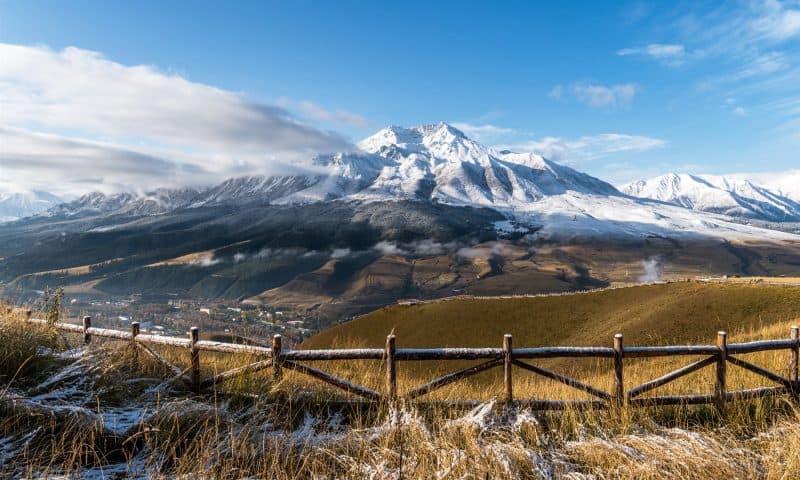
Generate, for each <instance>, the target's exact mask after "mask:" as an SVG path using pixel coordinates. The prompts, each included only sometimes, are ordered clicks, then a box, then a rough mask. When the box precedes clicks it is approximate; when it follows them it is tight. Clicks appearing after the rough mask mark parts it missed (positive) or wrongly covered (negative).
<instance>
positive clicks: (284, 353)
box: [28, 314, 800, 412]
mask: <svg viewBox="0 0 800 480" xmlns="http://www.w3.org/2000/svg"><path fill="white" fill-rule="evenodd" d="M28 322H31V323H35V324H42V325H46V324H47V321H45V320H39V319H33V318H30V314H28ZM53 326H54V327H55V328H57V329H59V330H64V331H67V332H73V333H77V334H80V335H82V336H83V342H84V343H85V344H89V343H90V342H91V340H92V337H93V336H98V337H105V338H111V339H117V340H126V341H128V342H130V343H131V345H133V346H134V347H135V348H134V351H136V352H138V351H142V352H145V353H146V354H148V355H149V356H151V357H152V358H153V359H154V360H155V361H157V362H158V363H160V364H162V365H163V366H165V367H166V368H168V369H169V370H170V371H172V372H173V373H174V375H175V376H174V377H173V378H174V379H176V380H180V381H184V382H185V383H186V384H187V385H189V386H191V387H192V389H193V390H194V391H196V392H199V391H201V390H204V389H207V388H209V387H212V386H214V385H216V384H219V383H221V382H224V381H226V380H228V379H231V378H234V377H237V376H240V375H243V374H246V373H250V372H256V371H259V370H264V369H267V368H271V369H272V371H273V374H274V376H275V378H276V379H278V378H280V377H281V374H282V373H281V372H282V370H283V369H288V370H293V371H296V372H299V373H302V374H305V375H308V376H310V377H313V378H315V379H318V380H321V381H323V382H325V383H328V384H330V385H333V386H334V387H337V388H339V389H341V390H343V391H345V392H348V393H350V394H354V395H357V396H360V397H363V398H365V399H367V400H369V401H381V400H382V401H395V400H398V399H406V400H413V399H417V398H419V397H422V396H423V395H426V394H428V393H430V392H432V391H434V390H436V389H438V388H441V387H444V386H445V385H449V384H451V383H453V382H456V381H458V380H462V379H464V378H467V377H471V376H473V375H476V374H478V373H480V372H483V371H486V370H489V369H492V368H495V367H498V368H499V367H503V379H504V382H503V383H504V396H503V399H504V401H505V402H507V403H512V402H513V403H517V404H524V405H526V406H528V407H530V408H534V409H541V410H548V409H549V410H556V409H564V408H567V407H575V408H587V407H588V408H622V407H627V406H630V407H645V406H658V405H696V404H713V405H715V407H716V408H717V409H718V410H719V411H720V412H724V411H725V406H726V403H727V402H729V401H732V400H737V399H748V398H757V397H763V396H768V395H776V394H789V395H791V397H792V398H793V399H794V400H795V401H796V400H797V399H798V395H797V394H798V391H800V389H799V388H798V387H800V384H798V358H799V357H800V328H798V327H791V336H790V337H789V338H788V339H778V340H762V341H755V342H748V343H730V344H729V343H728V341H727V334H726V333H725V332H718V333H717V341H716V345H680V346H633V347H629V346H623V341H622V340H623V337H622V335H621V334H617V335H615V336H614V339H613V346H612V347H535V348H528V347H523V348H518V347H513V346H512V337H511V335H505V336H504V337H503V344H502V345H503V346H502V348H396V346H395V341H396V340H395V336H394V335H389V336H388V337H387V339H386V346H385V348H382V349H381V348H360V349H336V350H288V349H284V348H283V347H282V344H281V336H280V335H275V336H274V337H273V338H272V347H271V348H267V347H263V346H255V345H241V344H233V343H223V342H213V341H205V340H200V339H199V333H200V332H199V329H198V328H197V327H192V328H191V330H190V331H189V335H188V337H187V338H177V337H169V336H161V335H147V334H141V333H140V329H139V324H138V323H136V322H134V323H132V324H131V330H130V331H129V332H125V331H120V330H111V329H105V328H94V327H92V326H91V318H90V317H83V324H82V325H75V324H70V323H55V324H54V325H53ZM148 345H167V346H171V347H178V348H186V349H187V350H189V352H190V358H191V362H190V366H189V367H188V368H186V369H181V368H179V367H177V366H175V365H173V364H171V363H170V362H169V361H167V360H166V359H165V358H164V357H163V356H162V355H160V354H159V353H158V352H156V351H155V350H153V349H151V348H150V347H149V346H148ZM774 350H787V351H788V353H789V355H788V365H789V368H788V373H787V375H786V376H784V375H781V374H778V373H775V372H773V371H771V370H768V369H766V368H764V367H761V366H758V365H755V364H753V363H750V362H748V361H745V360H742V359H741V358H740V357H739V356H738V355H741V354H747V353H753V352H764V351H774ZM202 351H211V352H222V353H232V354H246V355H251V356H255V357H260V358H262V359H261V360H259V361H257V362H254V363H251V364H249V365H245V366H242V367H238V368H234V369H232V370H228V371H226V372H222V373H219V374H216V375H214V376H211V377H208V378H202V375H201V369H200V352H202ZM676 356H702V357H704V358H701V359H700V360H696V361H694V362H692V363H689V364H688V365H686V366H684V367H681V368H679V369H677V370H674V371H671V372H669V373H667V374H665V375H662V376H660V377H658V378H655V379H652V380H650V381H648V382H645V383H643V384H641V385H636V386H634V387H632V388H627V389H626V387H625V383H624V378H625V369H624V359H631V358H648V357H676ZM135 358H136V357H135ZM545 358H600V359H608V360H610V361H612V362H613V366H614V384H613V389H612V391H610V392H607V391H604V390H602V389H600V388H597V387H594V386H592V385H588V384H586V383H583V382H581V381H580V380H577V379H575V378H572V377H569V376H566V375H563V374H560V373H557V372H554V371H552V370H548V369H545V368H542V367H540V366H536V365H533V364H531V363H530V360H537V359H545ZM330 360H335V361H347V360H381V361H383V362H384V364H385V369H386V387H385V391H384V392H383V393H380V392H377V391H375V390H372V389H370V388H367V387H365V386H362V385H357V384H355V383H352V382H349V381H347V380H345V379H343V378H339V377H337V376H335V375H333V374H331V373H328V372H325V371H323V370H320V369H318V368H315V367H311V366H309V365H306V364H305V363H307V362H314V361H330ZM448 360H483V362H482V363H479V364H477V365H474V366H471V367H468V368H464V369H461V370H458V371H455V372H452V373H449V374H447V375H443V376H441V377H439V378H436V379H434V380H431V381H429V382H427V383H425V384H422V385H419V386H417V387H415V388H412V389H410V390H409V391H407V392H404V393H400V392H398V389H397V364H398V362H406V361H437V362H442V361H448ZM134 361H136V360H134ZM728 364H732V365H735V366H737V367H740V368H743V369H745V370H749V371H750V372H753V373H755V374H757V375H760V376H762V377H764V378H766V379H768V380H770V381H771V382H774V383H775V384H777V385H776V386H774V387H761V388H755V389H750V390H734V391H728V390H727V388H726V383H727V377H728V373H727V371H728V370H727V366H728ZM512 366H516V367H519V368H521V369H523V370H526V371H529V372H533V373H535V374H537V375H540V376H542V377H545V378H548V379H551V380H555V381H557V382H560V383H563V384H565V385H567V386H569V387H572V388H574V389H576V390H579V391H582V392H585V393H588V394H589V395H591V396H592V397H594V399H593V400H572V401H565V400H548V399H519V398H516V397H515V396H514V382H513V375H512ZM710 366H713V367H714V368H715V369H716V377H715V378H716V380H715V383H714V390H713V392H712V393H708V394H699V395H698V394H694V395H666V396H649V397H642V394H644V393H646V392H650V391H651V390H654V389H656V388H658V387H661V386H663V385H666V384H667V383H670V382H672V381H674V380H677V379H678V378H681V377H684V376H686V375H689V374H690V373H693V372H696V371H698V370H700V369H702V368H705V367H710Z"/></svg>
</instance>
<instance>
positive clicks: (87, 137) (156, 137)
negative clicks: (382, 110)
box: [0, 44, 353, 186]
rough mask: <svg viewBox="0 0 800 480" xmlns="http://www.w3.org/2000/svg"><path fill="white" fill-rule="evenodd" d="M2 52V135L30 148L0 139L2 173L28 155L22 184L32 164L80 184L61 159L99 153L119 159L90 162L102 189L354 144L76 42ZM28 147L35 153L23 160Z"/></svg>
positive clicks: (3, 47) (257, 169) (247, 168)
mask: <svg viewBox="0 0 800 480" xmlns="http://www.w3.org/2000/svg"><path fill="white" fill-rule="evenodd" d="M0 58H2V59H3V61H2V62H0V98H2V99H3V100H2V101H3V105H2V116H3V122H4V124H5V125H6V126H7V127H16V129H8V128H7V129H5V130H4V131H3V133H2V134H3V135H4V138H6V139H7V141H8V139H10V138H12V137H13V138H14V142H15V143H14V145H23V144H25V145H27V146H26V147H25V148H26V149H27V150H26V149H18V150H14V149H11V148H9V147H8V144H4V148H3V156H4V157H3V158H4V159H6V161H4V162H3V163H4V167H5V168H4V170H7V169H8V168H9V167H8V165H16V166H18V164H21V163H22V162H23V161H24V162H27V163H28V164H29V167H28V168H27V169H26V171H27V172H28V177H26V178H21V179H20V181H26V179H27V180H29V179H31V178H35V177H36V175H37V173H35V171H34V169H35V166H36V165H38V166H39V167H40V169H39V172H40V173H46V171H47V170H48V169H50V170H54V169H57V170H58V171H60V172H61V175H62V177H64V178H63V180H64V181H65V182H67V183H68V182H70V181H77V180H79V178H78V177H81V178H83V177H84V176H85V173H86V172H83V171H80V172H76V171H74V170H71V169H69V168H65V167H64V166H63V164H62V163H59V159H62V158H71V159H78V158H81V155H83V156H84V157H88V158H103V157H102V155H100V154H99V153H98V152H100V151H108V152H111V153H110V158H118V159H120V160H119V162H116V163H115V162H108V161H107V162H105V163H103V165H105V166H106V167H108V170H102V169H101V168H99V167H98V168H97V174H96V175H94V177H96V178H101V179H102V180H103V182H106V186H108V185H109V184H111V183H115V182H126V181H139V180H140V179H141V178H142V176H147V175H150V176H149V179H150V182H149V184H151V185H153V186H157V185H159V184H164V183H165V182H166V181H167V179H168V178H170V177H171V175H172V173H173V172H182V173H190V174H199V173H201V172H208V173H210V174H215V175H217V176H221V175H231V174H249V173H271V172H281V171H285V169H287V168H292V167H291V165H297V164H298V163H300V164H302V163H304V162H305V163H307V162H309V161H310V159H311V158H312V157H313V156H314V155H316V154H318V153H324V152H331V151H339V150H349V149H351V148H353V147H352V146H351V144H350V142H349V141H348V140H347V139H345V138H344V137H342V136H341V135H338V134H336V133H332V132H327V131H322V130H319V129H317V128H314V127H312V126H310V125H308V124H305V123H302V122H301V121H299V120H298V119H297V118H296V117H294V116H293V115H292V114H291V113H289V112H288V111H287V110H286V109H284V108H280V107H277V106H270V105H264V104H259V103H256V102H253V101H250V100H248V99H247V98H246V97H245V96H243V95H241V94H237V93H233V92H229V91H225V90H221V89H219V88H215V87H212V86H209V85H204V84H201V83H196V82H192V81H190V80H187V79H185V78H183V77H180V76H177V75H172V74H167V73H163V72H160V71H158V70H157V69H156V68H155V67H152V66H149V65H134V66H128V65H122V64H120V63H116V62H114V61H111V60H108V59H106V58H104V57H103V56H102V55H101V54H100V53H98V52H92V51H88V50H82V49H79V48H66V49H64V50H61V51H54V50H51V49H48V48H46V47H39V46H35V47H33V46H20V45H9V44H0ZM26 151H27V152H32V153H30V154H29V155H28V157H26V158H25V159H24V160H23V157H22V155H25V152H26ZM34 157H35V161H34ZM133 157H136V158H139V159H140V160H141V161H132V160H130V159H131V158H133ZM62 162H63V160H62ZM112 163H113V165H117V166H116V167H113V165H112ZM151 174H152V175H151ZM143 183H144V182H143Z"/></svg>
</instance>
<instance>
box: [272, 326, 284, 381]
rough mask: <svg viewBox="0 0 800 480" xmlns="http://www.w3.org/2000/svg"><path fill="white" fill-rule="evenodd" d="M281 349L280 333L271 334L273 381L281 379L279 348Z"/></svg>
mask: <svg viewBox="0 0 800 480" xmlns="http://www.w3.org/2000/svg"><path fill="white" fill-rule="evenodd" d="M282 349H283V346H282V339H281V336H280V335H273V336H272V375H273V378H274V379H275V381H276V382H277V381H278V380H280V379H281V376H282V375H283V373H282V372H281V364H282V363H283V362H282V361H281V350H282Z"/></svg>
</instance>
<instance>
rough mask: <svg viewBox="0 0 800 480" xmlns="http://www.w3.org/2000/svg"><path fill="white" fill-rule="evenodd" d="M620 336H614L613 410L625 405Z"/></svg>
mask: <svg viewBox="0 0 800 480" xmlns="http://www.w3.org/2000/svg"><path fill="white" fill-rule="evenodd" d="M622 358H623V355H622V334H621V333H618V334H616V335H614V396H613V401H614V408H622V407H623V406H624V405H625V383H624V377H623V370H622V368H623V367H622Z"/></svg>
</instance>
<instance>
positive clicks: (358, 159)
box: [46, 123, 800, 239]
mask: <svg viewBox="0 0 800 480" xmlns="http://www.w3.org/2000/svg"><path fill="white" fill-rule="evenodd" d="M358 147H359V149H360V150H359V151H357V152H340V153H332V154H327V155H319V156H317V157H315V158H314V159H313V168H311V169H309V173H306V174H298V175H273V176H263V175H254V176H243V177H235V178H229V179H227V180H224V181H223V182H221V183H219V184H217V185H214V186H210V187H203V188H197V189H193V188H182V189H166V188H162V189H157V190H154V191H152V192H149V193H145V194H136V193H130V192H123V193H118V194H113V195H104V194H101V193H91V194H87V195H84V196H82V197H80V198H79V199H77V200H75V201H73V202H70V203H68V204H62V205H58V206H56V207H54V208H52V209H50V210H49V211H48V212H47V214H46V215H49V216H51V217H57V218H80V217H83V216H97V215H105V216H145V215H163V214H167V213H173V212H178V211H183V210H191V209H198V208H206V207H215V206H226V207H231V208H238V207H242V206H246V205H302V204H308V203H315V202H328V201H352V202H362V203H363V202H367V203H368V202H375V201H406V200H412V201H421V202H427V203H437V202H438V203H444V204H448V205H453V206H469V207H479V208H489V209H493V210H495V211H497V212H500V213H501V214H503V215H504V216H506V217H507V218H509V219H511V220H514V221H516V222H519V223H521V224H524V225H526V226H528V227H532V228H535V229H536V230H537V232H538V235H540V236H542V237H547V238H562V239H563V238H574V237H630V236H633V237H637V238H642V237H646V236H652V235H657V236H687V235H690V236H691V235H703V236H714V237H718V238H740V237H759V236H764V235H766V236H769V237H775V238H784V237H785V234H783V233H779V232H775V231H772V230H770V231H768V232H767V233H764V232H763V231H761V230H759V229H757V228H755V227H751V226H747V225H742V224H739V223H736V222H735V221H734V219H733V218H732V217H731V215H733V216H736V217H742V218H751V217H752V218H760V219H766V220H769V221H783V220H794V219H799V218H800V204H797V203H796V202H794V201H793V200H790V199H786V198H784V197H780V196H779V195H777V194H774V193H772V192H769V191H768V190H766V189H764V188H761V187H758V186H755V185H753V184H751V183H750V182H747V181H744V180H742V181H733V180H725V181H723V180H719V179H714V182H716V183H714V184H712V181H711V180H708V179H706V180H703V179H700V178H699V177H694V176H689V177H687V178H689V179H694V180H696V181H695V183H696V185H698V186H703V188H706V189H708V190H710V191H713V192H715V193H718V194H719V195H722V196H726V195H727V196H726V197H725V198H724V201H717V202H716V204H720V205H722V206H721V207H719V208H695V207H696V206H700V207H702V205H701V204H700V203H698V202H697V201H691V200H686V201H676V200H675V199H674V198H672V197H670V196H669V195H667V194H663V195H657V194H650V193H649V192H648V191H646V190H647V188H645V187H646V185H647V184H646V182H645V183H644V184H642V185H640V187H641V188H639V189H638V190H637V189H634V188H633V187H631V186H625V187H624V188H623V190H624V191H620V190H619V189H617V188H616V187H614V186H613V185H611V184H610V183H607V182H605V181H603V180H601V179H598V178H595V177H593V176H591V175H588V174H586V173H583V172H580V171H577V170H575V169H573V168H571V167H568V166H565V165H561V164H559V163H556V162H553V161H551V160H548V159H546V158H544V157H542V156H540V155H537V154H535V153H525V152H512V151H509V150H497V149H494V148H491V147H487V146H484V145H482V144H480V143H479V142H476V141H474V140H472V139H470V138H469V137H468V136H467V135H466V134H464V132H462V131H461V130H459V129H457V128H455V127H453V126H452V125H449V124H447V123H438V124H427V125H420V126H417V127H412V128H406V127H398V126H390V127H386V128H383V129H381V130H379V131H378V132H376V133H375V134H373V135H371V136H369V137H367V138H365V139H364V140H362V141H361V142H359V143H358ZM676 178H680V177H676ZM687 181H688V180H687ZM720 182H723V183H725V185H727V187H726V188H727V189H728V190H725V189H724V188H721V187H719V186H717V184H720ZM698 188H699V187H698ZM641 197H644V198H641ZM712 203H713V202H712ZM748 215H749V216H748Z"/></svg>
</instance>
